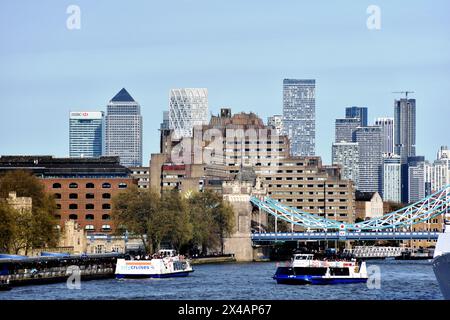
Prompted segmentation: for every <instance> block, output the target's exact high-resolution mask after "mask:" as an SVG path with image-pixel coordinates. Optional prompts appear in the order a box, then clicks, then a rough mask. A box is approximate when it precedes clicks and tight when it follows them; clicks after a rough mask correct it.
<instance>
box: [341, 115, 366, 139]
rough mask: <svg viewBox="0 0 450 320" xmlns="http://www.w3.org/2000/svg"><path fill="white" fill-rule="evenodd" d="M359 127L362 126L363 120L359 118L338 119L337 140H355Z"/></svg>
mask: <svg viewBox="0 0 450 320" xmlns="http://www.w3.org/2000/svg"><path fill="white" fill-rule="evenodd" d="M358 127H361V121H360V120H359V119H358V118H345V119H336V123H335V142H354V141H355V136H354V135H355V130H356V128H358Z"/></svg>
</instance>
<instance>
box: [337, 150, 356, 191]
mask: <svg viewBox="0 0 450 320" xmlns="http://www.w3.org/2000/svg"><path fill="white" fill-rule="evenodd" d="M331 154H332V164H333V165H339V166H341V168H342V171H341V175H342V179H344V180H351V181H353V182H354V183H355V186H356V188H358V184H359V179H358V177H359V146H358V144H357V143H356V142H339V143H333V146H332V151H331Z"/></svg>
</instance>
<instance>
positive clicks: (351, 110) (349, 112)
mask: <svg viewBox="0 0 450 320" xmlns="http://www.w3.org/2000/svg"><path fill="white" fill-rule="evenodd" d="M345 117H346V118H347V119H349V118H357V119H359V121H360V122H361V125H360V127H367V108H366V107H348V108H345Z"/></svg>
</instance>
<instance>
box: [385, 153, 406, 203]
mask: <svg viewBox="0 0 450 320" xmlns="http://www.w3.org/2000/svg"><path fill="white" fill-rule="evenodd" d="M401 171H402V170H401V163H400V156H397V155H392V154H391V155H388V156H386V157H384V158H383V170H382V176H383V200H384V201H392V202H398V203H399V202H401V201H402V197H401V196H402V189H401V187H402V181H401Z"/></svg>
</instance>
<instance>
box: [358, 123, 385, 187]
mask: <svg viewBox="0 0 450 320" xmlns="http://www.w3.org/2000/svg"><path fill="white" fill-rule="evenodd" d="M355 139H356V140H355V141H356V142H357V143H358V145H359V177H358V179H359V180H358V189H359V191H362V192H379V193H381V166H382V163H383V158H382V152H381V151H382V140H381V128H380V127H375V126H370V127H359V128H358V129H357V130H356V131H355Z"/></svg>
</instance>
